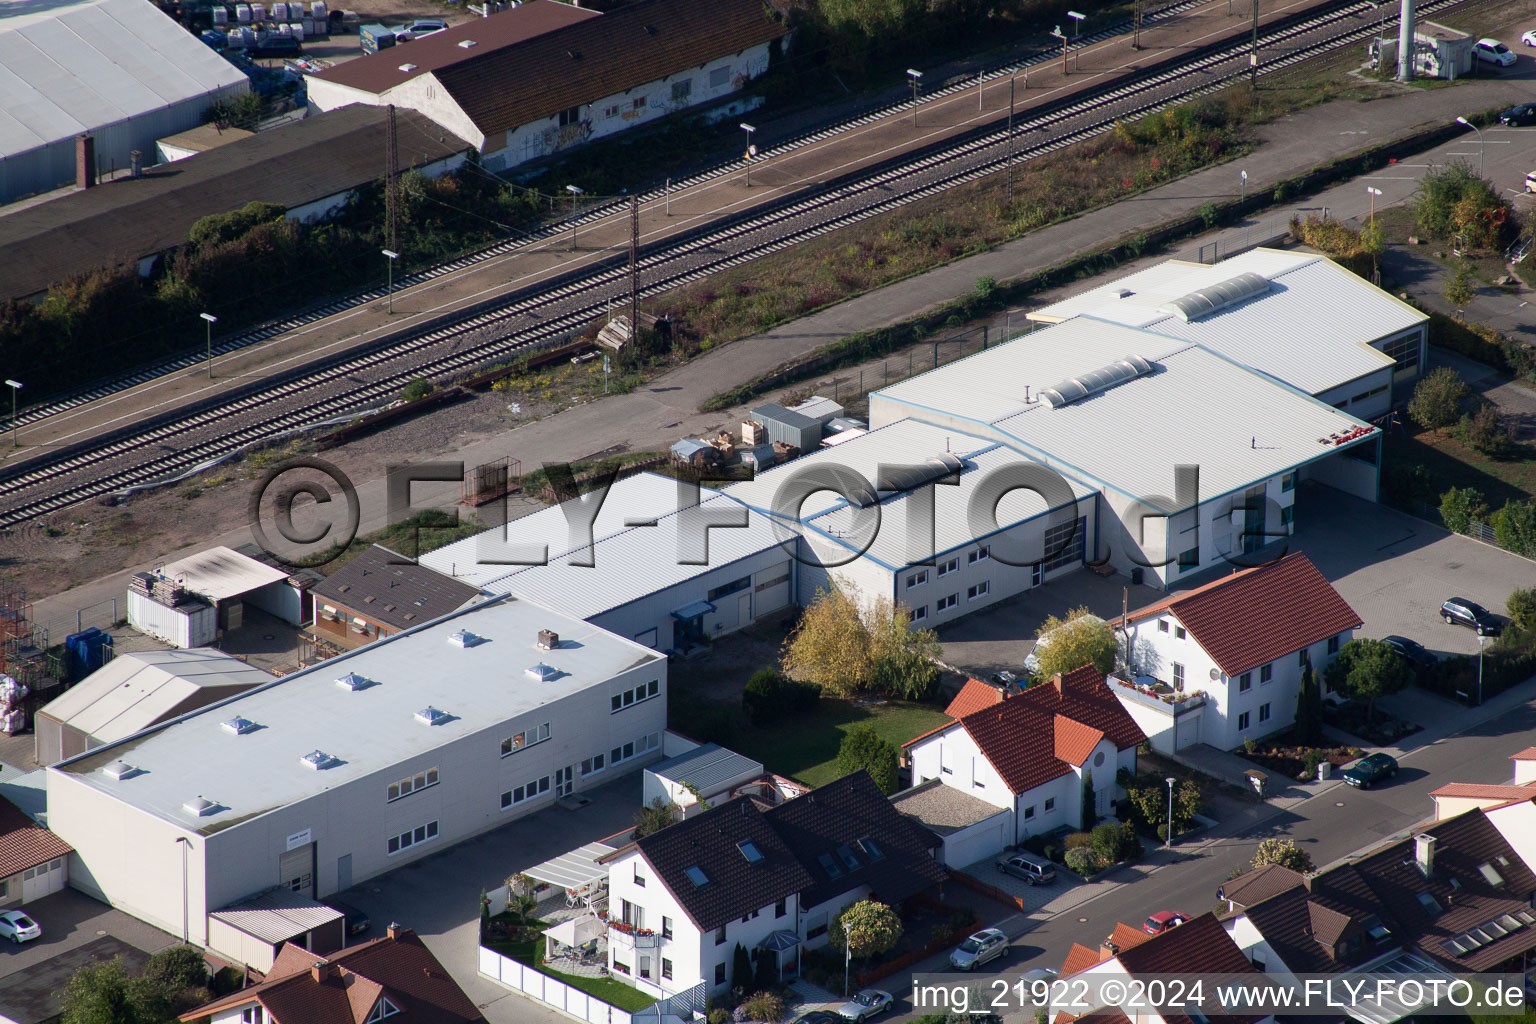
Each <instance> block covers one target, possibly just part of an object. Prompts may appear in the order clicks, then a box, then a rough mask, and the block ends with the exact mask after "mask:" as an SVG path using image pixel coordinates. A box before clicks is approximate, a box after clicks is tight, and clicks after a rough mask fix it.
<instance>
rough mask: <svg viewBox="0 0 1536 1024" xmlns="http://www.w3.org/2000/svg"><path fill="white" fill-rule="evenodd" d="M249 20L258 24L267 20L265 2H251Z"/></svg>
mask: <svg viewBox="0 0 1536 1024" xmlns="http://www.w3.org/2000/svg"><path fill="white" fill-rule="evenodd" d="M251 20H252V21H254V22H256V23H257V24H260V23H261V22H263V21H266V20H267V5H266V4H251Z"/></svg>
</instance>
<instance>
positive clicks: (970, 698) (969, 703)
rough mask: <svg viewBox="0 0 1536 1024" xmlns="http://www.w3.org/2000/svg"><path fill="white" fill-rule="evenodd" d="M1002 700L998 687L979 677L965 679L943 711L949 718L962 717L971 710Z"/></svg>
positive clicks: (988, 706) (998, 702)
mask: <svg viewBox="0 0 1536 1024" xmlns="http://www.w3.org/2000/svg"><path fill="white" fill-rule="evenodd" d="M1002 702H1003V695H1002V693H1001V692H999V690H998V688H997V687H995V686H992V685H990V684H988V683H984V682H982V681H981V680H980V679H967V680H966V681H965V685H964V686H962V687H960V692H959V693H957V694H955V699H954V700H952V701H950V702H949V707H947V708H945V709H944V713H945V714H946V715H948V716H949V717H950V718H964V717H965V716H966V715H968V714H970V713H971V712H972V711H980V710H981V709H982V708H990V707H992V706H993V705H995V704H1001V703H1002Z"/></svg>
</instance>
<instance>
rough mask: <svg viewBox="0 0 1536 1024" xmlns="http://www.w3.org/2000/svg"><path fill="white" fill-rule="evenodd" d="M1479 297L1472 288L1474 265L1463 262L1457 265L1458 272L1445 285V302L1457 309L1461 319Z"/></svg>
mask: <svg viewBox="0 0 1536 1024" xmlns="http://www.w3.org/2000/svg"><path fill="white" fill-rule="evenodd" d="M1476 296H1477V292H1476V290H1475V289H1474V288H1473V286H1472V265H1471V264H1470V263H1468V262H1467V261H1466V260H1462V261H1461V262H1460V263H1458V264H1457V265H1456V272H1455V273H1454V274H1452V275H1451V279H1450V280H1449V281H1447V282H1446V283H1445V301H1446V302H1449V303H1450V304H1451V305H1453V306H1455V307H1456V315H1457V316H1458V317H1460V316H1461V315H1462V311H1463V310H1465V309H1466V308H1467V307H1468V306H1470V305H1471V304H1472V300H1473V299H1474V298H1475V297H1476Z"/></svg>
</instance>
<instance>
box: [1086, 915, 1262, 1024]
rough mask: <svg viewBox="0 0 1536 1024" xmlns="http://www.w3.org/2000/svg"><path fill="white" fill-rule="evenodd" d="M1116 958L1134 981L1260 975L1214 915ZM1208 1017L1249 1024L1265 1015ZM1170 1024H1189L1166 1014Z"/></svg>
mask: <svg viewBox="0 0 1536 1024" xmlns="http://www.w3.org/2000/svg"><path fill="white" fill-rule="evenodd" d="M1115 959H1117V960H1119V961H1120V966H1121V967H1124V968H1125V971H1126V973H1127V974H1129V975H1130V976H1131V977H1133V978H1135V977H1138V976H1145V975H1152V974H1177V975H1182V976H1185V977H1189V976H1193V975H1199V974H1252V975H1255V976H1257V975H1258V974H1259V973H1260V972H1259V971H1258V969H1257V968H1255V967H1254V966H1253V964H1251V963H1250V962H1249V961H1248V958H1247V957H1246V956H1244V955H1243V951H1242V950H1241V949H1238V948H1237V943H1235V942H1233V941H1232V937H1231V936H1230V935H1228V934H1227V931H1226V929H1225V928H1223V927H1222V926H1221V922H1220V921H1218V920H1216V915H1214V914H1210V913H1205V914H1201V915H1200V916H1199V917H1196V918H1193V919H1192V920H1189V921H1186V922H1184V923H1183V924H1181V925H1179V926H1178V927H1177V928H1172V929H1170V930H1168V931H1165V932H1163V933H1162V934H1161V935H1155V936H1152V937H1151V938H1150V939H1149V940H1148V941H1146V942H1143V943H1142V944H1141V945H1139V946H1135V947H1133V948H1131V949H1126V950H1121V951H1120V953H1119V954H1117V955H1116V957H1115ZM1207 1016H1208V1017H1209V1018H1210V1019H1211V1020H1212V1021H1216V1022H1221V1024H1251V1022H1253V1021H1257V1020H1259V1019H1260V1018H1262V1017H1263V1016H1264V1014H1257V1013H1256V1014H1217V1013H1207ZM1167 1020H1168V1022H1169V1024H1174V1022H1175V1021H1176V1020H1178V1021H1179V1022H1180V1024H1190V1021H1189V1019H1188V1018H1184V1017H1176V1016H1173V1015H1167Z"/></svg>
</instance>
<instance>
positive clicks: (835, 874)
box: [816, 853, 843, 878]
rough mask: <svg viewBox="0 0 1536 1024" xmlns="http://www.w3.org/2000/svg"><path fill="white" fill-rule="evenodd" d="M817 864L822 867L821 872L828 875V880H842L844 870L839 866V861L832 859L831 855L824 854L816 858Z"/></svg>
mask: <svg viewBox="0 0 1536 1024" xmlns="http://www.w3.org/2000/svg"><path fill="white" fill-rule="evenodd" d="M816 863H818V864H820V865H821V870H823V871H825V872H826V873H827V877H828V878H842V877H843V869H842V868H840V867H838V866H837V861H835V860H833V859H832V855H831V854H830V853H823V854H822V855H821V856H819V857H817V858H816Z"/></svg>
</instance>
